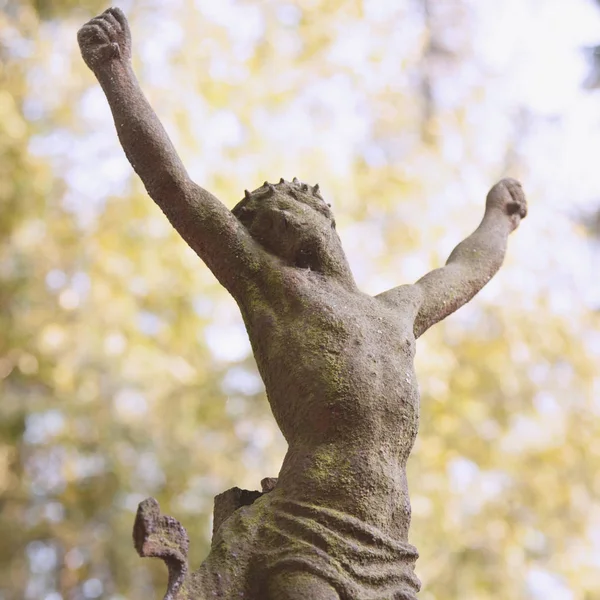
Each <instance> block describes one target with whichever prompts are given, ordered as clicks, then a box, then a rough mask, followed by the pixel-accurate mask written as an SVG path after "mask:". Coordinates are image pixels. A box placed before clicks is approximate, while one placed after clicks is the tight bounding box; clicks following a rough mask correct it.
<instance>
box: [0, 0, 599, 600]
mask: <svg viewBox="0 0 600 600" xmlns="http://www.w3.org/2000/svg"><path fill="white" fill-rule="evenodd" d="M116 4H117V5H119V6H120V7H121V8H123V10H124V11H125V12H126V14H127V15H128V17H129V18H130V22H131V26H132V30H133V35H134V55H135V59H134V60H135V65H136V68H137V71H138V75H139V77H140V79H141V81H142V85H143V87H144V89H145V90H146V92H147V94H148V95H149V97H150V99H151V101H152V102H153V104H154V106H155V108H156V110H157V112H158V113H159V115H160V117H161V118H162V119H163V121H164V122H165V124H166V126H167V128H168V130H169V132H170V133H171V135H172V137H173V139H174V142H175V145H176V146H177V148H178V149H179V150H180V152H181V154H182V156H183V158H184V161H185V162H186V164H187V166H188V167H189V171H190V173H191V174H192V175H193V177H194V178H195V179H196V180H197V181H198V182H199V183H201V184H202V185H204V186H206V187H208V188H209V189H211V190H212V191H213V192H214V193H215V194H217V195H218V196H219V197H221V198H222V199H223V201H224V202H225V203H226V204H227V205H228V206H229V207H232V206H233V205H234V203H235V202H236V201H237V200H238V199H239V198H240V197H241V193H240V192H241V190H243V189H244V188H246V187H247V188H250V189H252V188H254V187H257V186H258V185H260V184H261V182H262V181H263V180H265V179H269V180H277V179H279V177H281V176H283V177H285V178H286V179H291V178H292V177H294V176H297V177H299V178H300V179H301V180H304V181H307V182H310V183H316V182H317V181H318V182H319V183H320V184H321V187H322V189H323V193H324V195H325V196H326V197H329V199H330V200H331V201H332V202H333V208H334V210H335V212H336V215H337V217H338V223H339V225H340V233H341V236H342V240H343V241H344V243H345V246H346V249H347V252H348V254H349V258H350V262H351V264H352V267H353V269H354V271H355V274H356V277H357V280H358V282H359V284H360V285H361V287H362V288H363V289H364V290H365V291H367V292H370V293H378V292H380V291H382V290H383V289H385V288H386V287H391V286H393V285H395V284H398V283H401V282H408V281H414V280H415V279H417V278H418V277H420V276H421V275H422V274H424V273H425V272H426V271H428V270H429V269H431V268H434V267H437V266H440V265H441V264H443V262H444V260H445V258H446V257H447V255H448V253H449V252H450V250H451V249H452V247H453V246H454V245H455V244H456V243H457V242H458V241H460V240H461V239H462V238H463V237H464V236H466V235H467V234H468V233H469V232H470V231H471V230H472V229H473V228H474V227H475V226H476V225H477V224H478V221H479V218H480V217H481V215H482V212H483V201H484V197H485V193H486V192H487V189H488V188H489V187H490V186H491V185H492V184H493V183H494V182H495V181H496V180H497V179H498V178H500V177H502V176H505V175H510V176H514V177H518V178H520V179H522V180H523V182H524V185H525V188H526V190H527V192H528V195H529V200H530V216H529V217H528V219H527V220H526V221H525V222H524V223H523V225H522V227H521V229H520V230H519V231H518V233H517V234H516V235H515V236H514V237H513V238H511V240H510V242H511V243H510V246H509V253H508V256H507V261H506V264H505V266H504V268H503V269H502V271H501V272H500V274H499V275H498V276H497V277H496V279H494V281H493V282H492V283H491V284H490V285H489V286H488V287H487V288H486V289H485V290H484V292H482V294H481V295H480V296H478V297H477V299H476V300H475V301H474V302H473V303H472V304H470V305H468V306H467V307H465V308H464V309H462V310H461V311H460V312H459V313H457V314H456V315H454V316H453V317H451V318H449V319H448V320H447V321H446V322H445V323H444V324H442V325H439V326H437V327H436V328H434V329H433V330H432V331H430V332H429V333H428V334H427V335H426V336H425V337H424V338H423V339H422V340H421V341H420V343H419V353H418V358H417V368H418V373H419V379H420V382H421V390H422V410H421V413H422V415H421V419H422V424H421V433H420V437H419V440H418V443H417V446H416V448H415V451H414V456H413V458H412V460H411V462H410V470H409V481H410V485H411V495H412V502H413V526H412V537H411V541H412V542H413V543H414V544H415V545H416V546H417V547H418V548H419V550H420V552H421V558H420V560H419V562H418V563H417V571H418V575H419V576H420V577H421V579H422V581H423V592H422V593H421V598H422V600H434V599H436V600H452V599H459V598H461V599H462V598H469V599H473V600H492V599H493V600H504V599H506V600H508V599H510V600H514V599H521V598H522V599H540V600H542V599H543V600H594V599H595V600H598V599H599V598H600V576H599V575H598V573H599V572H600V419H599V417H600V369H599V363H600V316H599V309H600V288H599V285H600V284H599V281H600V280H599V273H600V269H599V268H598V258H599V254H600V247H599V244H600V236H597V232H598V228H597V227H595V226H594V223H595V219H596V217H594V215H595V214H597V213H596V212H594V211H595V210H597V206H598V201H599V200H600V198H599V196H600V170H599V169H598V157H599V156H600V135H599V134H600V116H599V115H600V111H599V110H598V104H599V99H598V92H596V91H594V87H595V84H594V77H595V75H594V73H591V72H590V71H589V70H586V69H588V67H589V65H587V64H586V62H585V61H586V57H585V48H591V47H593V46H594V45H595V44H597V43H598V41H599V40H598V37H600V36H599V35H598V30H599V29H598V25H599V24H600V11H599V10H598V7H597V6H596V4H597V3H595V2H593V1H592V0H589V1H588V0H571V1H570V2H569V3H565V2H562V1H559V0H544V2H541V1H540V0H507V1H505V2H503V3H497V2H493V1H492V0H480V1H478V2H475V0H447V1H445V2H434V1H432V0H362V1H359V0H290V1H284V0H262V1H260V2H258V1H251V0H219V2H215V1H214V0H170V2H168V3H166V2H159V1H158V0H120V1H117V2H116ZM105 8H107V4H106V3H105V2H104V1H101V0H81V1H77V2H75V1H73V0H0V9H1V13H0V306H1V312H0V511H1V512H0V600H22V599H23V598H25V599H26V600H30V599H31V600H83V599H95V598H101V599H110V600H122V599H127V600H142V599H147V598H154V597H156V598H158V597H161V596H160V594H161V592H162V591H163V590H164V589H165V578H166V573H165V569H164V567H163V566H162V563H161V564H155V563H154V562H153V561H142V560H141V559H139V558H138V557H137V555H136V554H135V551H134V550H133V547H132V543H131V528H132V524H133V518H134V512H135V510H136V507H137V503H138V502H139V501H140V500H142V499H143V498H145V497H146V496H149V495H153V496H155V497H157V498H158V499H159V501H160V502H161V505H162V508H163V510H164V511H165V512H167V513H168V514H172V515H174V516H176V517H177V518H178V519H180V520H181V521H182V523H183V524H184V525H185V526H186V527H187V528H188V531H189V533H190V537H191V540H192V550H191V557H192V564H193V565H198V564H199V563H200V561H201V560H202V558H203V556H204V555H205V554H206V552H207V549H208V543H209V538H210V518H211V516H210V513H211V508H212V499H213V496H214V495H215V494H217V493H219V492H220V491H223V490H225V489H227V488H229V487H231V486H233V485H239V486H241V487H248V488H250V489H256V488H257V487H258V483H259V481H260V479H261V478H262V477H265V476H275V475H276V474H277V471H278V467H279V464H280V461H281V458H282V456H283V453H284V451H285V443H284V441H283V439H282V437H281V436H280V434H279V432H278V431H277V430H276V428H275V426H274V422H273V420H272V418H271V416H270V413H269V409H268V406H267V403H266V399H265V397H264V392H263V387H262V384H261V382H260V379H259V378H258V375H257V373H256V369H255V365H254V362H253V359H252V356H251V353H250V347H249V344H248V342H247V339H246V335H245V332H244V329H243V325H242V322H241V318H240V317H239V315H238V312H237V308H236V306H235V304H234V303H233V301H232V300H231V299H230V298H229V297H228V296H227V294H226V293H225V292H224V290H222V289H220V287H219V286H218V285H217V283H216V281H215V280H214V279H213V277H212V275H211V274H210V272H208V270H207V269H206V268H205V267H204V265H203V264H202V263H201V262H200V261H199V260H198V259H197V258H196V257H195V255H193V254H192V253H191V251H189V250H188V249H187V248H186V246H185V244H184V243H183V242H182V241H181V240H179V239H178V238H177V236H176V235H175V234H174V232H173V231H172V230H171V228H170V226H169V225H168V223H167V221H166V219H165V218H164V217H163V215H162V214H161V213H160V211H159V210H158V209H157V208H156V207H155V206H154V205H153V203H152V202H151V200H150V199H149V198H148V197H147V196H146V194H145V192H144V190H143V188H142V186H141V184H140V182H139V181H138V180H137V179H136V178H135V177H134V176H133V174H132V171H131V169H130V167H129V165H128V164H127V163H126V161H125V159H124V157H123V154H122V151H121V149H120V147H119V146H118V142H117V139H116V135H115V133H114V130H113V125H112V121H111V118H110V113H109V111H108V108H107V106H106V102H105V100H104V97H103V95H102V92H101V90H100V88H99V86H98V85H97V84H96V82H95V80H94V78H93V76H92V74H91V73H90V72H89V71H88V70H87V69H86V67H85V65H84V64H83V62H82V60H81V59H80V56H79V52H78V48H77V45H76V31H77V29H78V27H79V26H81V25H82V24H83V23H84V22H85V21H86V20H87V19H89V18H91V17H92V16H94V15H95V14H97V13H98V12H100V11H102V10H104V9H105ZM594 36H595V37H594ZM590 73H591V74H590ZM586 78H587V84H586ZM595 235H596V237H595ZM159 246H160V247H159Z"/></svg>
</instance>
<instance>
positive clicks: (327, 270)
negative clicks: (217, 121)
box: [78, 8, 527, 600]
mask: <svg viewBox="0 0 600 600" xmlns="http://www.w3.org/2000/svg"><path fill="white" fill-rule="evenodd" d="M78 39H79V44H80V47H81V51H82V54H83V58H84V60H85V62H86V63H87V65H88V66H89V67H90V68H91V69H92V71H93V72H94V74H95V75H96V77H97V78H98V81H99V82H100V84H101V85H102V88H103V90H104V92H105V94H106V97H107V99H108V102H109V104H110V107H111V109H112V113H113V116H114V120H115V125H116V129H117V133H118V135H119V139H120V141H121V144H122V146H123V148H124V150H125V153H126V154H127V158H128V159H129V161H130V162H131V165H132V166H133V168H134V169H135V171H136V172H137V173H138V175H139V176H140V177H141V179H142V181H143V182H144V185H145V187H146V189H147V191H148V193H149V195H150V196H151V197H152V199H153V200H154V201H155V202H156V203H157V204H158V205H159V206H160V208H161V209H162V210H163V212H164V213H165V214H166V216H167V217H168V219H169V220H170V221H171V223H172V224H173V226H174V227H175V228H176V229H177V231H178V232H179V233H180V234H181V236H182V237H183V238H184V239H185V240H186V242H187V243H188V244H189V245H190V246H191V248H193V249H194V250H195V251H196V253H197V254H198V256H199V257H200V258H201V259H202V260H203V261H204V262H205V263H206V264H207V265H208V267H209V268H210V269H211V271H212V272H213V273H214V275H215V276H216V277H217V279H218V280H219V281H220V282H221V284H222V285H223V286H224V287H225V288H226V289H227V290H228V291H229V292H230V293H231V295H232V296H233V297H234V299H235V300H236V302H237V304H238V306H239V308H240V311H241V313H242V316H243V319H244V323H245V325H246V328H247V330H248V334H249V336H250V341H251V343H252V349H253V351H254V356H255V358H256V363H257V365H258V369H259V371H260V375H261V377H262V379H263V381H264V383H265V387H266V391H267V396H268V399H269V402H270V405H271V409H272V411H273V415H274V416H275V419H276V421H277V424H278V425H279V427H280V428H281V431H282V432H283V435H284V436H285V438H286V440H287V442H288V444H289V449H288V451H287V454H286V456H285V459H284V461H283V465H282V467H281V472H280V473H279V477H278V478H277V479H276V480H275V479H267V480H264V481H263V491H262V492H251V491H247V490H240V489H238V488H233V490H229V491H228V492H225V493H224V494H222V495H220V496H217V498H216V501H215V528H214V536H213V541H212V549H211V551H210V554H209V556H208V557H207V558H206V560H205V561H204V563H203V564H202V566H201V567H200V569H199V570H198V571H197V572H195V573H193V574H188V567H187V549H188V539H187V534H186V532H185V530H184V529H183V527H182V526H181V525H180V524H179V523H178V522H177V521H176V520H175V519H173V518H172V517H167V516H161V514H160V511H159V507H158V504H157V503H156V501H155V500H153V499H149V500H146V501H145V502H143V503H142V504H141V505H140V508H139V510H138V515H137V519H136V523H135V527H134V541H135V545H136V548H137V550H138V552H139V553H140V554H141V555H142V556H157V557H160V558H162V559H163V560H164V561H165V562H166V564H167V566H168V568H169V575H170V578H169V589H168V592H167V594H166V596H165V599H166V600H167V599H170V600H174V599H189V600H192V599H193V600H204V599H209V598H215V597H216V598H226V599H233V598H245V599H246V600H300V599H302V600H306V599H312V600H334V599H335V600H340V599H341V600H415V598H416V593H417V592H418V590H419V586H420V584H419V580H418V579H417V578H416V576H415V574H414V565H415V561H416V559H417V556H418V555H417V551H416V548H414V547H413V546H411V545H410V544H409V543H408V528H409V523H410V503H409V498H408V488H407V482H406V473H405V466H406V461H407V459H408V456H409V454H410V451H411V448H412V446H413V443H414V441H415V436H416V435H417V429H418V423H419V392H418V387H417V381H416V378H415V372H414V369H413V357H414V353H415V340H416V338H418V337H419V336H420V335H421V334H422V333H423V332H424V331H426V330H427V329H428V328H429V327H431V326H432V325H434V324H435V323H437V322H438V321H440V320H441V319H443V318H444V317H446V316H448V315H449V314H451V313H452V312H454V311H455V310H457V309H458V308H459V307H460V306H462V305H463V304H465V303H466V302H468V301H469V300H470V299H471V298H472V297H473V296H474V295H475V294H476V293H477V292H478V291H479V290H480V289H481V288H482V287H483V286H484V285H485V284H486V283H487V282H488V281H489V280H490V279H491V278H492V276H493V275H494V274H495V273H496V272H497V270H498V269H499V268H500V265H501V263H502V260H503V257H504V252H505V249H506V243H507V238H508V235H509V234H510V233H511V232H512V231H514V230H515V228H516V227H517V226H518V225H519V223H520V221H521V219H522V218H524V217H525V215H526V212H527V209H526V202H525V197H524V195H523V191H522V189H521V186H520V184H519V183H518V182H517V181H515V180H513V179H503V180H502V181H500V182H499V183H497V184H496V185H495V186H494V187H492V189H491V190H490V192H489V194H488V196H487V200H486V205H485V212H484V215H483V220H482V221H481V224H480V225H479V227H478V228H477V229H476V230H475V232H474V233H473V234H472V235H470V236H469V237H468V238H467V239H466V240H464V241H463V242H461V243H460V244H459V245H458V246H457V247H456V248H455V249H454V251H453V252H452V254H451V255H450V257H449V259H448V261H447V263H446V265H445V266H444V267H442V268H440V269H436V270H435V271H432V272H431V273H428V274H427V275H425V276H424V277H423V278H422V279H420V280H419V281H417V282H416V283H415V284H412V285H402V286H399V287H397V288H395V289H392V290H389V291H387V292H385V293H383V294H380V295H378V296H375V297H371V296H368V295H367V294H364V293H362V292H361V291H360V290H359V289H358V288H357V286H356V283H355V281H354V279H353V276H352V273H351V271H350V267H349V265H348V262H347V260H346V257H345V255H344V251H343V250H342V246H341V243H340V239H339V237H338V234H337V233H336V228H335V220H334V218H333V215H332V212H331V210H330V207H329V205H328V204H327V203H326V202H325V201H324V200H323V198H322V197H321V193H320V191H319V186H318V185H316V186H314V187H311V186H309V185H306V184H305V183H301V182H299V181H298V180H297V179H293V180H292V181H285V180H283V179H281V180H280V181H279V183H276V184H271V183H268V182H265V183H264V184H263V185H262V186H261V187H259V188H258V189H256V190H254V191H253V192H248V191H246V193H245V197H244V198H243V199H242V200H241V202H239V204H237V206H236V207H235V208H234V209H233V210H232V211H229V210H228V209H227V208H226V207H225V206H224V205H223V204H221V202H219V200H217V198H215V197H214V196H213V195H212V194H210V193H209V192H208V191H206V190H204V189H203V188H201V187H200V186H198V185H197V184H195V183H194V182H193V181H191V180H190V178H189V176H188V174H187V172H186V170H185V168H184V166H183V164H182V163H181V161H180V159H179V157H178V156H177V153H176V152H175V149H174V148H173V146H172V145H171V142H170V141H169V138H168V137H167V134H166V133H165V131H164V129H163V127H162V126H161V124H160V122H159V120H158V118H157V116H156V115H155V114H154V112H153V110H152V108H151V107H150V105H149V104H148V102H147V100H146V98H145V97H144V95H143V93H142V91H141V90H140V87H139V85H138V82H137V80H136V77H135V75H134V73H133V70H132V67H131V60H130V59H131V36H130V31H129V27H128V24H127V20H126V18H125V16H124V15H123V13H122V12H121V11H120V10H119V9H117V8H111V9H109V10H107V11H106V12H104V13H103V14H102V15H100V16H99V17H96V18H95V19H92V20H91V21H89V22H88V23H87V24H86V25H84V27H83V28H82V29H81V30H80V31H79V36H78Z"/></svg>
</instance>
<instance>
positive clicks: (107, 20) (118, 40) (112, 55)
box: [77, 8, 131, 71]
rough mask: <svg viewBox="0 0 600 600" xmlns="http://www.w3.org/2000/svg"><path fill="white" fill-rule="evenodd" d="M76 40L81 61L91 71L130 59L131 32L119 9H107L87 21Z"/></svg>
mask: <svg viewBox="0 0 600 600" xmlns="http://www.w3.org/2000/svg"><path fill="white" fill-rule="evenodd" d="M77 40H78V42H79V48H80V49H81V55H82V56H83V60H84V61H85V64H86V65H87V66H88V67H89V68H90V69H91V70H92V71H97V70H98V69H101V68H102V67H105V66H108V65H109V64H110V63H111V62H112V61H122V62H126V61H129V60H130V59H131V32H130V30H129V24H128V23H127V18H126V17H125V15H124V14H123V11H122V10H121V9H119V8H109V9H108V10H106V11H104V12H103V13H102V14H101V15H100V16H98V17H95V18H94V19H92V20H91V21H88V22H87V23H86V24H85V25H84V26H83V27H82V28H81V29H80V30H79V32H78V33H77Z"/></svg>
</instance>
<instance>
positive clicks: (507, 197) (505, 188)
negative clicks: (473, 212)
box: [485, 178, 527, 231]
mask: <svg viewBox="0 0 600 600" xmlns="http://www.w3.org/2000/svg"><path fill="white" fill-rule="evenodd" d="M485 210H486V212H488V211H493V212H498V211H499V212H500V213H502V214H503V215H505V216H506V217H508V219H509V221H510V224H511V230H512V231H514V230H515V229H516V228H517V227H518V226H519V223H520V222H521V219H524V218H525V217H526V216H527V200H526V199H525V193H524V192H523V188H522V187H521V184H520V183H519V182H518V181H517V180H516V179H511V178H506V179H502V180H500V181H499V182H498V183H497V184H496V185H495V186H494V187H492V189H491V190H490V191H489V192H488V195H487V199H486V203H485Z"/></svg>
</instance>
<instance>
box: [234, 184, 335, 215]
mask: <svg viewBox="0 0 600 600" xmlns="http://www.w3.org/2000/svg"><path fill="white" fill-rule="evenodd" d="M276 192H281V193H284V194H289V195H290V196H292V198H294V199H296V200H298V201H299V202H302V196H307V195H311V196H314V197H315V198H318V199H319V200H320V201H321V202H322V203H323V206H324V207H325V206H327V207H331V204H327V203H326V202H325V200H323V198H322V196H321V191H320V189H319V184H318V183H317V184H316V185H314V186H310V185H308V184H307V183H302V182H301V181H298V178H297V177H294V179H292V181H286V180H285V179H284V178H283V177H282V178H281V179H280V180H279V183H269V182H268V181H265V182H264V183H263V184H262V186H261V187H259V188H258V189H256V190H254V191H253V192H250V191H248V190H244V199H243V200H242V201H241V202H239V203H238V204H237V205H236V206H235V207H234V209H233V211H232V212H233V213H234V214H237V213H239V212H240V210H241V209H242V208H244V206H245V205H246V204H247V203H248V202H250V201H251V200H265V199H267V198H270V197H271V196H273V194H275V193H276ZM326 210H327V209H326Z"/></svg>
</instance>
